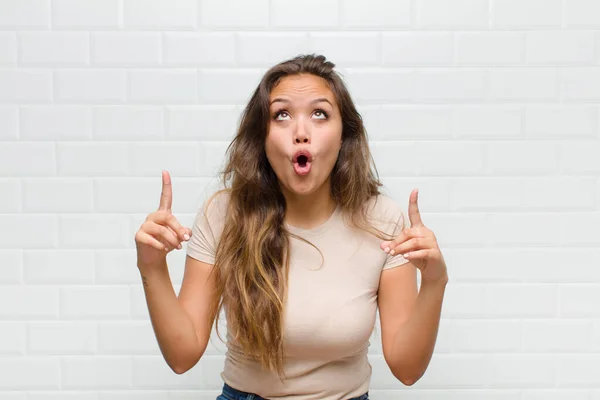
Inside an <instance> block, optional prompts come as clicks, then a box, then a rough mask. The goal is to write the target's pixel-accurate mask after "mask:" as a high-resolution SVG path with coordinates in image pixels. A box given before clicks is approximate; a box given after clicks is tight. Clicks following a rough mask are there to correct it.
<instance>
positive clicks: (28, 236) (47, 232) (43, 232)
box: [0, 214, 58, 249]
mask: <svg viewBox="0 0 600 400" xmlns="http://www.w3.org/2000/svg"><path fill="white" fill-rule="evenodd" d="M57 225H58V221H57V219H56V216H55V215H39V214H38V215H32V214H4V215H0V226H7V227H9V226H10V227H11V229H4V230H0V248H2V249H11V248H16V249H35V248H38V249H49V248H55V247H56V245H57V231H58V226H57Z"/></svg>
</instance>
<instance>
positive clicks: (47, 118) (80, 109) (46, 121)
mask: <svg viewBox="0 0 600 400" xmlns="http://www.w3.org/2000/svg"><path fill="white" fill-rule="evenodd" d="M20 137H21V139H24V140H35V141H47V140H82V141H85V140H88V139H91V137H92V112H91V110H90V109H89V108H88V107H85V106H63V105H43V106H25V107H21V110H20Z"/></svg>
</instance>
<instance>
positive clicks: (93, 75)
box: [56, 69, 127, 103]
mask: <svg viewBox="0 0 600 400" xmlns="http://www.w3.org/2000/svg"><path fill="white" fill-rule="evenodd" d="M126 93H127V86H126V76H125V72H124V71H118V70H83V69H80V70H68V69H61V70H59V71H57V72H56V100H57V101H58V102H61V103H78V102H81V103H113V102H117V103H119V102H122V101H124V100H125V97H126Z"/></svg>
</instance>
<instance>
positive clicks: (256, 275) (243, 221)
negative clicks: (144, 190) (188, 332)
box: [207, 54, 391, 379]
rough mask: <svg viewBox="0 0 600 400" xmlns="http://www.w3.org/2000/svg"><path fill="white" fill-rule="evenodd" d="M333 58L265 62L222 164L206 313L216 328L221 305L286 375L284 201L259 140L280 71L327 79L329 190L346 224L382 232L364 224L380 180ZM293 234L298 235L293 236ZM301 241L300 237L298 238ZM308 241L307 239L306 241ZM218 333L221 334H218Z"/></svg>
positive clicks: (234, 335)
mask: <svg viewBox="0 0 600 400" xmlns="http://www.w3.org/2000/svg"><path fill="white" fill-rule="evenodd" d="M334 67H335V64H333V63H332V62H330V61H327V60H326V59H325V57H324V56H322V55H313V54H311V55H300V56H297V57H295V58H292V59H289V60H286V61H284V62H281V63H279V64H277V65H275V66H273V67H272V68H270V69H269V70H268V71H267V72H266V73H265V75H264V76H263V77H262V79H261V81H260V83H259V85H258V87H257V88H256V90H255V91H254V93H253V94H252V97H251V98H250V100H249V102H248V105H247V106H246V108H245V110H244V111H243V112H242V115H241V119H240V123H239V128H238V130H237V134H236V136H235V138H234V139H233V141H232V142H231V144H230V145H229V147H228V148H227V152H226V155H227V156H226V164H225V168H224V170H223V171H222V183H223V185H224V189H222V190H220V191H218V192H216V193H215V194H214V195H213V196H211V199H209V201H208V202H207V204H209V203H210V201H211V200H212V199H214V197H215V196H217V195H218V194H220V193H222V192H229V203H228V206H227V212H226V216H225V221H224V228H223V231H222V234H221V237H220V240H219V243H218V246H217V249H216V259H215V264H214V268H213V273H214V274H215V282H216V290H215V293H214V297H213V299H212V303H211V317H212V319H211V320H212V321H215V318H216V326H217V334H218V336H219V338H221V336H220V334H219V329H218V325H219V324H218V322H219V316H220V314H221V311H223V310H225V313H226V320H227V330H228V332H229V334H230V335H231V340H233V341H235V343H236V344H237V345H238V346H239V347H240V348H241V350H242V351H243V352H244V354H246V355H248V356H251V357H253V358H254V359H255V360H257V361H259V362H260V364H261V365H262V367H263V368H266V369H269V370H271V371H275V372H277V373H278V375H279V377H280V378H281V379H283V378H284V375H285V374H284V371H283V364H284V359H285V354H284V347H283V324H284V306H285V303H286V295H287V290H286V288H287V279H288V271H289V254H290V253H289V245H290V237H292V236H295V235H293V234H292V233H291V232H289V231H288V230H287V229H286V226H285V223H284V217H285V214H286V201H285V198H284V196H283V194H282V191H281V190H280V186H279V182H278V179H277V176H276V175H275V172H274V171H273V169H272V167H271V165H270V164H269V162H268V160H267V156H266V153H265V140H266V137H267V130H268V124H269V117H270V109H269V100H270V94H271V90H272V89H273V88H274V87H275V86H276V85H277V84H278V83H279V82H280V80H281V79H282V78H284V77H286V76H290V75H297V74H312V75H315V76H318V77H321V78H323V79H325V80H326V81H327V82H328V83H329V86H330V88H331V90H332V92H333V93H334V95H335V98H336V100H337V105H338V107H339V109H340V112H341V119H342V145H341V149H340V152H339V155H338V159H337V161H336V163H335V165H334V167H333V170H332V171H331V196H332V198H333V199H334V200H335V202H336V203H337V204H338V205H339V206H340V207H341V210H342V213H343V215H344V216H349V218H348V219H349V221H350V223H351V224H352V225H353V226H355V227H357V228H360V229H364V230H367V231H369V232H371V233H373V234H374V235H376V236H377V237H379V238H380V239H382V240H390V239H391V237H390V236H389V235H388V234H386V233H385V232H383V231H381V230H379V229H377V228H375V227H374V226H372V224H370V223H369V216H368V215H367V212H366V208H365V207H364V205H365V204H366V203H367V201H369V200H370V199H372V198H373V197H374V196H376V195H378V194H379V193H380V189H379V188H380V187H381V186H382V184H381V182H380V180H379V177H378V173H377V169H376V167H375V164H374V162H373V159H372V156H371V152H370V150H369V146H368V138H367V133H366V130H365V127H364V125H363V120H362V118H361V116H360V114H359V113H358V111H357V110H356V107H355V105H354V103H353V101H352V98H351V97H350V94H349V92H348V89H347V88H346V86H345V84H344V82H343V81H342V78H341V77H340V75H339V74H338V73H337V72H336V71H334ZM296 237H297V236H296ZM299 239H300V240H304V239H302V238H299ZM304 241H305V242H306V240H304ZM221 340H222V339H221Z"/></svg>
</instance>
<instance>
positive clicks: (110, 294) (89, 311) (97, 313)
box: [60, 286, 130, 322]
mask: <svg viewBox="0 0 600 400" xmlns="http://www.w3.org/2000/svg"><path fill="white" fill-rule="evenodd" d="M129 314H130V313H129V288H128V287H127V286H77V287H62V288H61V292H60V316H61V319H76V320H77V321H80V322H81V321H83V320H105V319H126V318H128V317H129Z"/></svg>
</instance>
